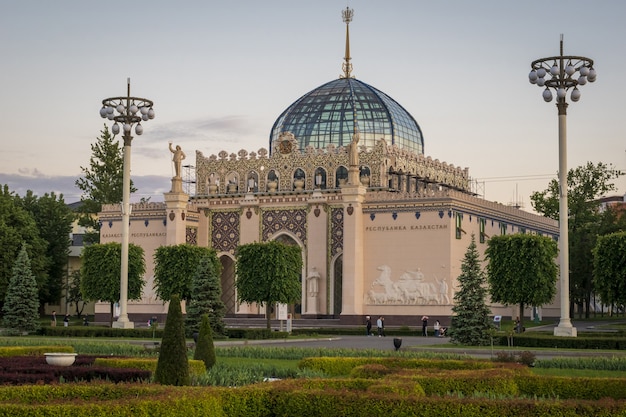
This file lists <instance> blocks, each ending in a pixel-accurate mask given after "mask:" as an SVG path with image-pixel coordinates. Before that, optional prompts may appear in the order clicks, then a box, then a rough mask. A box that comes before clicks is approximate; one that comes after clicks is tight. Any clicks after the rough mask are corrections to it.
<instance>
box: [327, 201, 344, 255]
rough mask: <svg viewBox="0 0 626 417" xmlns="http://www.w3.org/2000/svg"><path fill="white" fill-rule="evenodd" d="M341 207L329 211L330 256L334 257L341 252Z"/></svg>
mask: <svg viewBox="0 0 626 417" xmlns="http://www.w3.org/2000/svg"><path fill="white" fill-rule="evenodd" d="M343 211H344V210H343V207H332V208H331V210H330V213H331V215H330V234H329V236H330V256H331V258H333V257H335V256H336V255H337V254H339V253H341V252H343Z"/></svg>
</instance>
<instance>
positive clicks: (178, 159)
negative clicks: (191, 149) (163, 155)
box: [169, 142, 185, 178]
mask: <svg viewBox="0 0 626 417" xmlns="http://www.w3.org/2000/svg"><path fill="white" fill-rule="evenodd" d="M169 145H170V152H171V153H172V154H173V155H172V161H173V162H174V174H175V175H174V178H180V166H181V164H182V162H183V159H185V152H183V150H182V149H181V148H180V146H179V145H176V149H174V148H172V142H170V143H169Z"/></svg>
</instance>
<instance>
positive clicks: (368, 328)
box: [365, 316, 372, 336]
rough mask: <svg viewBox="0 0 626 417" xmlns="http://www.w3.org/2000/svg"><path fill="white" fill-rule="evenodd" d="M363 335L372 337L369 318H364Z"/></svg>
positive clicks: (370, 319)
mask: <svg viewBox="0 0 626 417" xmlns="http://www.w3.org/2000/svg"><path fill="white" fill-rule="evenodd" d="M365 334H367V335H368V336H371V335H372V318H371V317H370V316H365Z"/></svg>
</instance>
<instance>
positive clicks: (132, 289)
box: [80, 242, 146, 323]
mask: <svg viewBox="0 0 626 417" xmlns="http://www.w3.org/2000/svg"><path fill="white" fill-rule="evenodd" d="M81 259H82V266H81V269H80V276H81V282H80V291H81V293H82V295H83V299H85V300H89V301H98V300H100V301H108V302H109V303H111V319H110V323H113V305H114V304H115V303H117V302H118V301H119V299H120V276H121V275H120V271H121V260H122V245H121V244H119V243H116V242H112V243H104V244H94V245H89V246H85V248H84V249H83V253H82V255H81ZM145 271H146V263H145V260H144V255H143V248H141V247H140V246H137V245H133V244H132V243H131V244H130V245H129V246H128V299H129V300H140V299H141V291H142V290H143V286H144V280H143V278H142V277H143V274H144V273H145Z"/></svg>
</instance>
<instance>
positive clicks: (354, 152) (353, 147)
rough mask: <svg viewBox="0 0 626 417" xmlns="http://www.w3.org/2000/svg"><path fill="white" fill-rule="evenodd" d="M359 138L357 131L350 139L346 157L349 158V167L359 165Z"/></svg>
mask: <svg viewBox="0 0 626 417" xmlns="http://www.w3.org/2000/svg"><path fill="white" fill-rule="evenodd" d="M359 139H361V137H360V135H359V132H356V133H355V134H354V135H352V141H351V142H350V145H348V146H349V147H348V157H349V159H350V167H358V166H359Z"/></svg>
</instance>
